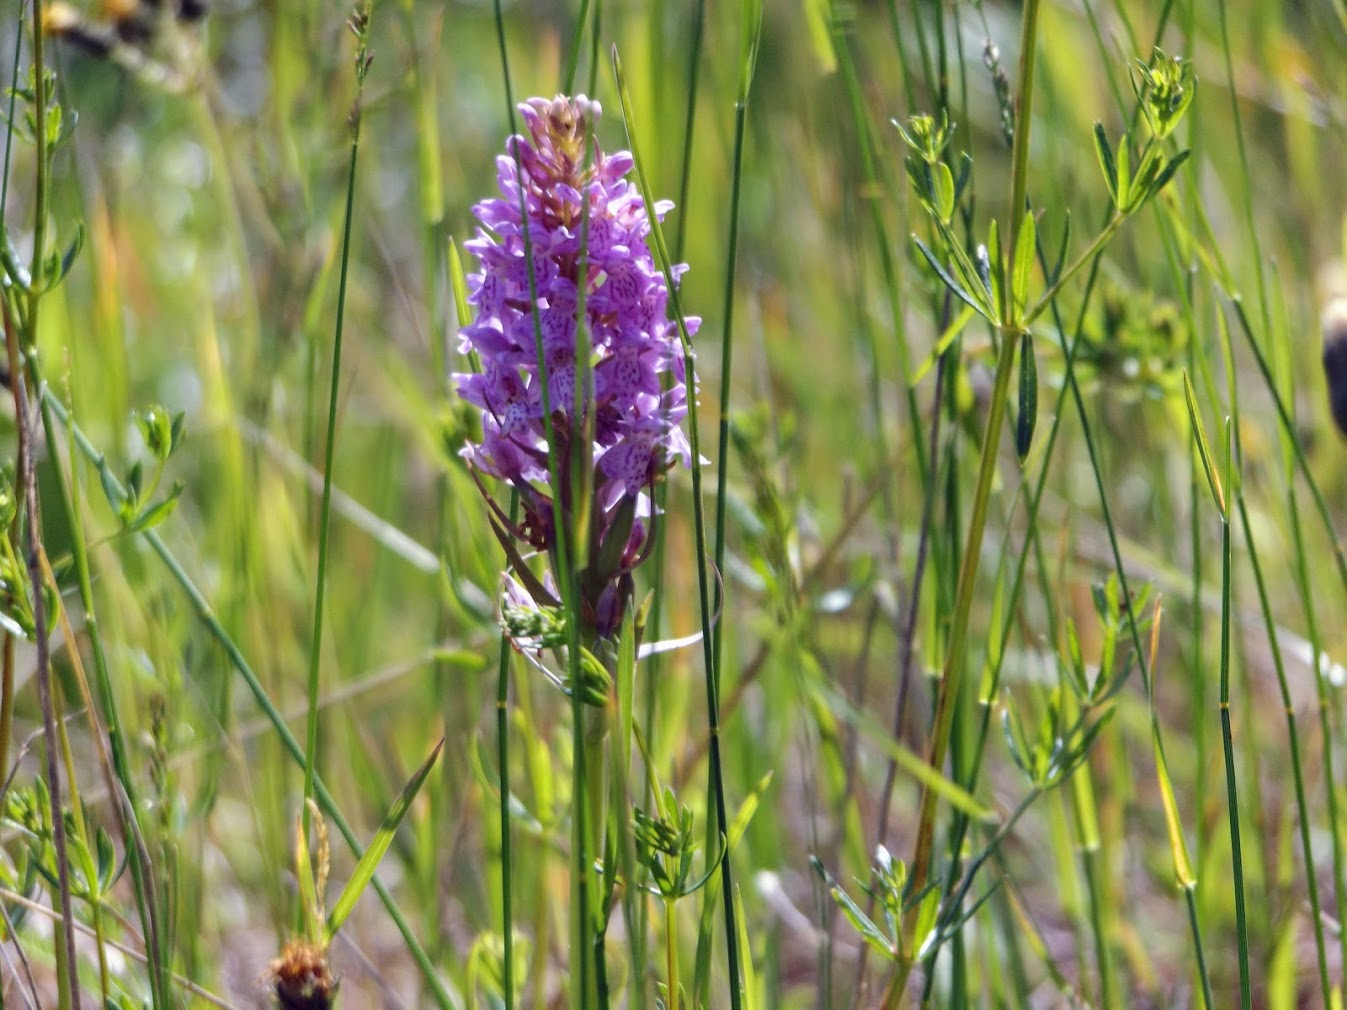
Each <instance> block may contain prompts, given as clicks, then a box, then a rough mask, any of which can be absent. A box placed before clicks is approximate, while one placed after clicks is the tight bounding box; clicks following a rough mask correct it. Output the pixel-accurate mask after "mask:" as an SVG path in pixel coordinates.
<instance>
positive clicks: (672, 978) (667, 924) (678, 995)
mask: <svg viewBox="0 0 1347 1010" xmlns="http://www.w3.org/2000/svg"><path fill="white" fill-rule="evenodd" d="M677 904H678V899H677V898H665V899H664V946H665V948H666V949H665V952H664V966H665V971H667V972H668V974H669V998H668V1000H667V1003H668V1005H669V1008H670V1010H682V1007H683V999H682V996H683V992H682V988H681V987H680V986H679V984H678V912H677V909H676V906H677Z"/></svg>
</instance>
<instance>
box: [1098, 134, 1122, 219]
mask: <svg viewBox="0 0 1347 1010" xmlns="http://www.w3.org/2000/svg"><path fill="white" fill-rule="evenodd" d="M1094 149H1095V153H1096V154H1098V155H1099V167H1100V168H1102V169H1103V170H1104V182H1105V183H1106V184H1107V185H1108V195H1109V196H1111V197H1113V204H1114V206H1121V204H1120V201H1119V200H1118V164H1117V162H1115V161H1114V160H1113V148H1112V147H1111V146H1110V145H1109V142H1108V134H1107V133H1106V132H1105V131H1104V124H1103V123H1095V124H1094Z"/></svg>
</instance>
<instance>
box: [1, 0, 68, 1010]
mask: <svg viewBox="0 0 1347 1010" xmlns="http://www.w3.org/2000/svg"><path fill="white" fill-rule="evenodd" d="M44 8H45V3H44V0H33V8H32V9H33V18H32V28H33V134H34V140H35V144H36V147H37V160H36V178H35V180H34V196H33V208H34V210H33V213H34V219H33V256H32V261H31V262H32V266H31V268H30V270H29V276H30V278H31V282H30V283H31V284H32V285H33V287H30V288H29V290H28V291H27V292H26V294H27V299H26V301H27V308H28V312H27V316H26V318H24V319H23V324H22V327H23V328H22V332H20V331H19V330H18V329H16V327H15V324H14V320H13V319H12V318H11V316H10V312H9V305H10V303H9V301H8V299H7V298H6V299H5V301H4V327H5V346H6V353H7V354H8V357H9V374H10V382H11V384H12V385H13V394H14V417H15V427H16V428H17V435H18V460H19V467H18V476H19V481H20V487H21V489H22V490H21V493H22V495H23V499H24V508H25V510H26V512H27V522H26V528H27V538H28V542H27V550H26V551H25V554H26V559H25V560H26V562H27V567H28V580H29V585H31V586H32V588H33V625H34V635H35V636H36V639H37V642H36V645H37V678H36V679H37V691H38V699H39V704H40V706H41V709H42V729H43V736H44V738H45V740H46V775H47V786H48V788H49V789H50V791H51V809H52V840H53V844H54V845H55V848H56V853H55V855H56V871H57V886H58V890H59V891H60V904H61V917H62V930H63V933H64V950H60V949H59V946H58V951H59V956H58V958H57V968H58V975H60V974H62V973H61V971H60V968H61V966H62V964H64V965H65V968H66V971H65V973H64V978H62V979H60V982H59V985H60V988H59V999H60V1003H61V1006H62V1008H63V1010H64V1008H66V1007H73V1006H78V1005H79V963H78V961H77V960H76V957H75V926H74V916H73V914H72V905H71V897H70V872H69V867H68V865H67V863H68V858H69V853H68V851H67V848H66V835H65V817H64V816H63V812H62V805H61V780H60V773H59V771H58V769H57V765H56V748H57V734H56V717H55V708H54V704H55V703H54V700H53V696H52V689H51V656H50V654H49V651H48V643H47V614H46V601H45V598H44V594H43V591H42V578H41V573H40V571H39V569H38V555H39V554H40V552H41V546H42V521H41V512H40V510H39V508H38V493H37V470H36V461H35V458H34V447H33V436H34V431H33V425H32V417H31V415H30V413H29V409H30V404H29V403H28V395H27V390H26V389H25V381H26V380H25V373H24V372H23V371H21V370H20V366H21V365H23V366H24V367H26V366H27V365H28V364H29V363H30V362H32V361H35V360H36V358H37V333H38V309H39V306H40V305H41V301H42V295H43V294H44V293H45V292H44V290H43V289H44V288H45V286H46V283H47V282H46V278H45V277H44V276H43V273H42V270H43V262H44V260H45V258H46V249H47V209H48V204H49V202H50V185H51V151H50V150H49V146H48V137H47V129H48V125H49V123H50V118H49V116H48V111H49V110H48V108H47V102H48V94H47V66H46V60H45V52H44V38H43V17H44ZM32 380H33V376H32V375H31V374H29V375H28V376H27V382H30V383H32V388H33V390H35V391H38V393H39V395H40V390H39V387H38V386H37V384H36V383H35V382H33V381H32Z"/></svg>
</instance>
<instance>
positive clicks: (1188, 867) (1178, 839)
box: [1151, 719, 1197, 891]
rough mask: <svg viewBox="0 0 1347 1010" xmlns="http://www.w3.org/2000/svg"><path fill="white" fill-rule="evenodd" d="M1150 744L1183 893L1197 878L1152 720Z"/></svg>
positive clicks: (1176, 872)
mask: <svg viewBox="0 0 1347 1010" xmlns="http://www.w3.org/2000/svg"><path fill="white" fill-rule="evenodd" d="M1151 742H1152V745H1153V749H1154V752H1155V777H1156V779H1157V780H1158V781H1159V784H1160V805H1161V806H1162V807H1164V811H1165V829H1166V831H1167V832H1168V833H1169V849H1170V852H1171V853H1172V854H1173V857H1174V876H1175V878H1176V879H1177V880H1178V884H1179V886H1180V887H1182V888H1183V889H1184V890H1185V891H1190V890H1192V889H1193V888H1194V887H1196V886H1197V876H1196V875H1195V874H1194V873H1193V864H1192V861H1191V860H1190V859H1189V857H1188V842H1187V840H1186V839H1185V838H1184V837H1183V821H1182V820H1181V819H1180V817H1179V804H1178V800H1176V799H1175V798H1174V784H1173V783H1172V782H1171V781H1170V778H1169V765H1168V763H1167V762H1166V761H1165V749H1164V747H1162V746H1161V744H1160V724H1159V723H1158V722H1157V721H1155V720H1154V719H1153V720H1152V725H1151Z"/></svg>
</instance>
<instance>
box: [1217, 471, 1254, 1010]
mask: <svg viewBox="0 0 1347 1010" xmlns="http://www.w3.org/2000/svg"><path fill="white" fill-rule="evenodd" d="M1228 483H1229V481H1227V484H1228ZM1231 609H1232V608H1231V601H1230V520H1229V517H1225V518H1223V520H1222V522H1221V688H1220V709H1221V751H1222V755H1223V756H1224V758H1225V792H1226V814H1227V816H1228V818H1229V821H1230V879H1231V884H1232V886H1233V889H1234V892H1235V939H1236V943H1237V945H1238V949H1239V988H1240V1006H1241V1007H1243V1010H1253V986H1252V982H1251V980H1250V971H1249V919H1248V914H1247V912H1246V911H1245V907H1244V900H1245V899H1244V894H1245V885H1244V850H1243V847H1242V846H1241V845H1240V837H1239V835H1240V829H1239V787H1238V785H1237V781H1236V776H1235V744H1234V734H1233V733H1232V732H1231V726H1230V618H1231Z"/></svg>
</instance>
